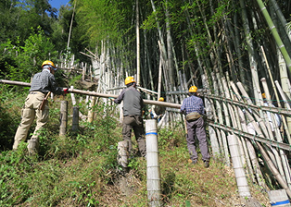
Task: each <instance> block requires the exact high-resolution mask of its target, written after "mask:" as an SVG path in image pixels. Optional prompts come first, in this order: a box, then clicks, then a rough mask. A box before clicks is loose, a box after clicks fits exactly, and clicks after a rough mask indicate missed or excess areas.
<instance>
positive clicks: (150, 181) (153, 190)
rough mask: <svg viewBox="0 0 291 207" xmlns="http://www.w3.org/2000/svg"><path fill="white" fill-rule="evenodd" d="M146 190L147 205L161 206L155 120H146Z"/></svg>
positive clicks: (152, 206)
mask: <svg viewBox="0 0 291 207" xmlns="http://www.w3.org/2000/svg"><path fill="white" fill-rule="evenodd" d="M145 128H146V133H145V135H146V151H147V155H146V157H147V191H148V200H149V206H151V207H158V206H161V193H162V192H161V177H160V166H159V156H158V155H159V150H158V138H157V121H156V120H155V119H151V120H146V127H145Z"/></svg>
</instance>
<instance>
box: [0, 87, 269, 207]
mask: <svg viewBox="0 0 291 207" xmlns="http://www.w3.org/2000/svg"><path fill="white" fill-rule="evenodd" d="M0 87H1V91H2V92H1V94H0V100H1V102H0V110H1V111H0V127H1V132H0V135H1V136H0V141H1V142H0V143H1V154H0V174H1V177H0V206H3V207H5V206H31V207H34V206H35V207H36V206H38V207H39V206H59V207H60V206H64V207H67V206H122V207H131V206H136V207H139V206H140V207H141V206H147V205H148V200H147V189H146V161H145V160H144V159H142V158H140V157H138V156H136V157H134V158H132V159H131V160H130V163H129V166H130V170H129V172H128V173H124V172H122V171H121V168H120V166H118V164H117V160H116V157H117V143H118V141H121V140H122V135H121V126H120V124H119V123H118V122H117V121H116V119H115V118H114V117H110V116H106V114H104V113H103V111H104V108H107V107H108V106H104V105H102V104H99V105H98V106H96V107H94V108H93V110H94V111H95V113H96V117H95V121H94V122H93V123H92V124H89V123H86V122H81V123H80V125H81V128H80V130H79V131H78V132H77V133H74V132H71V131H70V129H68V133H67V134H66V135H65V136H64V137H60V136H59V134H58V132H59V129H58V127H59V126H58V123H59V120H58V118H59V106H60V101H61V100H62V99H56V100H55V101H53V102H52V101H51V102H50V104H51V105H50V108H51V111H50V117H51V118H50V122H49V124H48V126H47V129H46V130H44V131H43V132H42V135H41V136H40V152H39V155H36V156H28V155H27V148H26V145H27V143H22V144H21V145H20V148H19V149H18V150H17V151H11V150H10V149H11V148H12V144H13V136H14V133H15V131H16V129H17V125H18V124H19V121H20V118H19V117H20V112H21V110H20V107H21V106H22V104H23V101H24V99H25V97H26V94H27V93H26V92H27V91H25V90H24V91H22V90H21V91H19V92H17V93H13V96H12V95H11V93H10V91H11V90H12V89H11V88H9V87H7V86H5V87H3V86H0ZM66 99H68V100H69V98H68V97H66ZM69 105H70V104H69ZM70 107H71V106H70ZM70 107H69V108H70ZM79 107H80V110H81V111H82V113H86V111H87V108H86V105H82V104H80V105H79ZM108 109H110V110H111V109H112V108H111V107H108ZM69 113H70V112H69ZM71 113H72V112H71ZM69 117H70V115H69ZM68 126H69V127H70V120H69V124H68ZM33 128H34V126H32V129H33ZM32 129H31V132H32ZM158 139H159V155H160V157H159V163H160V172H161V189H162V201H163V205H164V206H176V207H178V206H198V207H199V206H235V205H239V204H240V201H239V199H238V193H237V186H236V181H235V176H234V173H233V170H232V169H231V168H228V167H226V166H224V165H223V164H222V163H221V162H219V161H214V160H211V162H210V167H209V168H207V169H205V168H204V167H203V163H202V161H201V158H200V160H199V162H198V163H197V164H196V165H193V164H191V163H188V159H189V155H188V151H187V146H186V140H185V132H184V130H181V129H174V130H172V131H170V130H165V129H163V130H160V131H159V136H158ZM133 147H134V149H137V145H136V142H135V141H134V142H133ZM250 187H251V189H252V194H253V196H255V197H256V198H257V199H258V200H259V201H260V203H261V204H262V205H264V206H268V199H267V195H266V193H262V192H260V189H259V188H258V187H257V186H256V185H253V184H250Z"/></svg>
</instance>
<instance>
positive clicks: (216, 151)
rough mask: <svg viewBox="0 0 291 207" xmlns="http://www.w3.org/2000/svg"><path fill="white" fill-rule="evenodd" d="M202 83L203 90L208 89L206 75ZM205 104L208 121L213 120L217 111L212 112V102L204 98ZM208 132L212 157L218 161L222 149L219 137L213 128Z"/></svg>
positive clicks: (203, 76) (209, 128)
mask: <svg viewBox="0 0 291 207" xmlns="http://www.w3.org/2000/svg"><path fill="white" fill-rule="evenodd" d="M202 82H203V88H208V80H207V78H206V77H205V75H202ZM204 102H205V109H206V116H207V119H213V116H214V115H213V113H215V111H214V110H213V111H212V110H211V109H212V107H211V102H210V101H209V99H207V98H204ZM208 130H209V137H210V143H211V149H212V156H213V158H214V159H217V158H219V157H220V149H219V144H218V141H217V136H216V133H215V130H214V128H213V127H211V126H209V127H208Z"/></svg>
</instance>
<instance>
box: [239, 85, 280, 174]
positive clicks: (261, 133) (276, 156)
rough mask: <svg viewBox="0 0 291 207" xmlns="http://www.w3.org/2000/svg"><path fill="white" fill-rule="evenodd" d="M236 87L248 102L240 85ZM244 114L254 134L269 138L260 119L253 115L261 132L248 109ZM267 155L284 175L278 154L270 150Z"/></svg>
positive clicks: (247, 97)
mask: <svg viewBox="0 0 291 207" xmlns="http://www.w3.org/2000/svg"><path fill="white" fill-rule="evenodd" d="M237 85H238V87H239V89H240V91H241V93H242V95H243V96H244V97H245V98H246V100H250V98H249V96H248V94H247V93H246V91H245V90H244V87H243V86H242V85H241V84H240V83H237ZM257 103H258V104H260V102H257ZM245 112H246V115H247V118H248V119H249V120H250V122H251V124H252V125H253V127H254V128H255V131H256V133H257V134H258V135H259V136H261V135H264V136H265V137H268V138H269V134H267V133H266V131H267V130H266V128H265V122H264V121H263V120H262V119H260V118H259V117H258V116H257V115H256V114H254V113H253V114H254V116H255V117H256V120H257V122H258V123H259V125H260V127H262V130H261V128H260V127H259V125H258V124H257V122H255V120H254V118H253V117H252V115H251V114H250V112H249V109H248V108H246V110H245ZM263 133H264V134H263ZM268 153H269V156H271V158H272V161H273V162H274V164H275V165H276V166H277V167H278V169H279V172H280V173H281V175H284V170H283V167H282V162H281V159H280V157H279V154H278V152H277V151H276V150H272V151H268ZM272 153H274V155H275V159H274V158H273V156H272Z"/></svg>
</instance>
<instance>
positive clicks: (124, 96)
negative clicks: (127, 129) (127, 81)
mask: <svg viewBox="0 0 291 207" xmlns="http://www.w3.org/2000/svg"><path fill="white" fill-rule="evenodd" d="M121 101H123V116H141V115H142V108H143V99H142V97H141V94H140V92H139V91H138V90H136V88H135V87H134V86H130V87H128V88H126V89H123V91H121V93H120V94H119V96H118V97H117V98H116V99H115V100H114V102H115V103H117V104H120V103H121Z"/></svg>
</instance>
